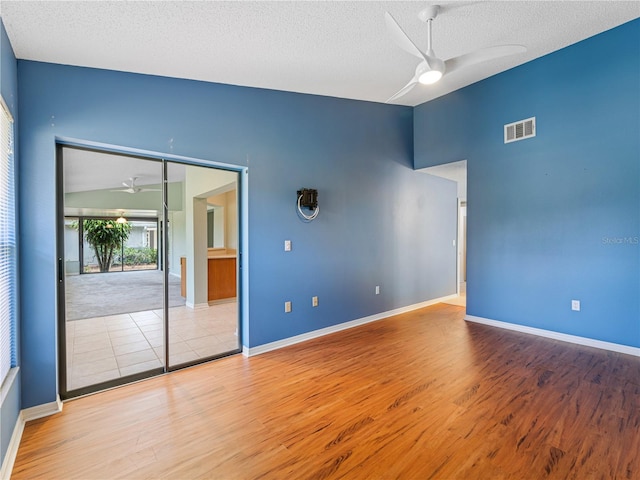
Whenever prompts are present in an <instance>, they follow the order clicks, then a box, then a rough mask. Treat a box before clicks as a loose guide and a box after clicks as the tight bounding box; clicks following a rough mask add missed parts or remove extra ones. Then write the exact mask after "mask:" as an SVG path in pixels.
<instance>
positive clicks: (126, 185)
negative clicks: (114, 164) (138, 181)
mask: <svg viewBox="0 0 640 480" xmlns="http://www.w3.org/2000/svg"><path fill="white" fill-rule="evenodd" d="M122 185H123V186H125V187H127V188H131V186H130V185H129V184H128V183H127V182H122Z"/></svg>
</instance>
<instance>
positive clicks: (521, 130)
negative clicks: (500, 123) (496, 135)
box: [504, 117, 536, 143]
mask: <svg viewBox="0 0 640 480" xmlns="http://www.w3.org/2000/svg"><path fill="white" fill-rule="evenodd" d="M535 136H536V117H531V118H527V119H526V120H520V121H519V122H514V123H509V124H507V125H505V126H504V143H511V142H517V141H518V140H524V139H525V138H530V137H535Z"/></svg>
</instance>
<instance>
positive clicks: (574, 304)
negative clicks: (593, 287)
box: [571, 300, 580, 312]
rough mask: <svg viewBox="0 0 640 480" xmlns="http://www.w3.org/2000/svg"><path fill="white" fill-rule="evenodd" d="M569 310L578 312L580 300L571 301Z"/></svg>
mask: <svg viewBox="0 0 640 480" xmlns="http://www.w3.org/2000/svg"><path fill="white" fill-rule="evenodd" d="M571 310H573V311H574V312H579V311H580V300H571Z"/></svg>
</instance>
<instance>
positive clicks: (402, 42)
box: [384, 12, 429, 65]
mask: <svg viewBox="0 0 640 480" xmlns="http://www.w3.org/2000/svg"><path fill="white" fill-rule="evenodd" d="M384 21H385V23H386V24H387V30H388V31H389V33H390V34H391V37H392V38H393V41H394V42H396V44H397V45H398V46H399V47H400V48H401V49H403V50H404V51H405V52H407V53H410V54H411V55H413V56H415V57H418V58H419V59H420V60H424V61H425V62H427V65H429V57H428V56H427V55H425V53H424V52H422V51H421V50H420V49H419V48H418V47H417V46H416V44H415V43H413V41H412V40H411V39H410V38H409V35H407V34H406V33H405V31H404V30H403V29H402V27H401V26H400V25H399V24H398V22H396V19H395V18H393V17H392V16H391V14H390V13H389V12H384Z"/></svg>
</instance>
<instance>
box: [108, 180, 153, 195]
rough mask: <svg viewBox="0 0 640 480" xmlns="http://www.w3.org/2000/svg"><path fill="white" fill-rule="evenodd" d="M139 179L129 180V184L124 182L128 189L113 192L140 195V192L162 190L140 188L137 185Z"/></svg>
mask: <svg viewBox="0 0 640 480" xmlns="http://www.w3.org/2000/svg"><path fill="white" fill-rule="evenodd" d="M138 178H139V177H130V178H129V183H127V182H122V185H124V186H125V187H127V188H119V189H117V190H111V191H112V192H126V193H140V192H159V191H160V189H159V188H144V187H140V186H138V185H136V180H137V179H138Z"/></svg>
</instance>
